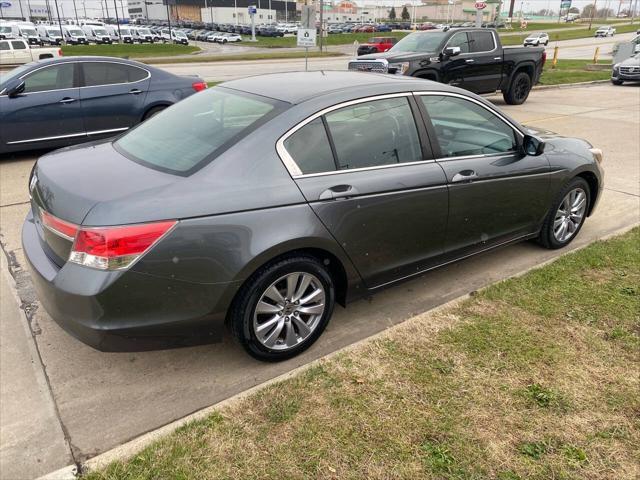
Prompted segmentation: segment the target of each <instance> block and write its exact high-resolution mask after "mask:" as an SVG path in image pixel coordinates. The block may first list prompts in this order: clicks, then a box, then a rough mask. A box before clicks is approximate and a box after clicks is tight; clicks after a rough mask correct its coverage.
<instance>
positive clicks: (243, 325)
mask: <svg viewBox="0 0 640 480" xmlns="http://www.w3.org/2000/svg"><path fill="white" fill-rule="evenodd" d="M334 304H335V287H334V283H333V279H332V278H331V275H330V274H329V272H328V270H327V269H326V268H325V266H324V265H323V264H322V263H321V262H320V261H318V260H317V259H316V258H315V257H312V256H308V255H295V256H291V257H287V258H284V259H281V260H278V261H275V262H273V263H270V264H267V265H266V266H264V267H262V268H261V269H259V270H258V271H257V272H255V273H254V274H253V275H252V276H251V277H250V278H249V279H248V280H247V281H246V282H245V283H244V285H243V286H242V287H241V289H240V290H239V292H238V294H237V295H236V298H235V299H234V301H233V305H232V307H231V309H230V311H229V325H230V328H231V332H232V334H233V336H234V338H235V339H236V340H237V341H238V342H239V343H240V345H242V347H243V348H244V349H245V350H246V351H247V352H248V353H249V355H251V356H252V357H254V358H257V359H258V360H264V361H269V362H276V361H280V360H285V359H287V358H291V357H294V356H295V355H298V354H299V353H301V352H303V351H304V350H306V349H307V348H309V347H310V346H311V345H312V344H313V343H314V342H315V341H316V340H317V339H318V337H319V336H320V335H321V334H322V332H323V331H324V329H325V327H326V326H327V324H328V323H329V320H330V319H331V315H332V313H333V307H334Z"/></svg>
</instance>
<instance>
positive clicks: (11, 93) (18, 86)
mask: <svg viewBox="0 0 640 480" xmlns="http://www.w3.org/2000/svg"><path fill="white" fill-rule="evenodd" d="M24 87H25V85H24V80H19V79H18V80H12V81H11V82H9V84H8V85H7V87H6V88H5V89H4V90H5V93H6V94H7V96H8V97H9V98H13V97H17V96H18V95H20V94H21V93H22V92H24Z"/></svg>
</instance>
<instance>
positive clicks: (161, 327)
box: [22, 213, 235, 351]
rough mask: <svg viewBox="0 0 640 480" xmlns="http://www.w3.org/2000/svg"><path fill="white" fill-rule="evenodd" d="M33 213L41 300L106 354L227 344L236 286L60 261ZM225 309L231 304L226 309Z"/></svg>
mask: <svg viewBox="0 0 640 480" xmlns="http://www.w3.org/2000/svg"><path fill="white" fill-rule="evenodd" d="M37 228H38V227H37V226H36V225H35V223H34V221H33V217H32V214H31V213H29V215H28V216H27V218H26V220H25V222H24V225H23V228H22V246H23V249H24V253H25V257H26V259H27V262H28V266H29V269H30V272H31V278H32V281H33V285H34V287H35V290H36V292H37V294H38V298H39V300H40V303H41V304H42V306H43V307H44V308H45V310H46V311H47V312H48V313H49V315H50V316H51V317H52V318H53V319H54V320H55V322H56V323H57V324H58V325H60V326H61V327H62V328H63V329H64V330H66V331H67V332H68V333H70V334H71V335H73V336H74V337H76V338H78V339H79V340H81V341H82V342H84V343H86V344H87V345H90V346H91V347H93V348H95V349H97V350H102V351H142V350H151V349H162V348H173V347H178V346H189V345H197V344H202V343H212V342H216V341H220V340H221V338H222V336H223V334H224V320H225V316H226V307H227V306H228V305H229V303H230V301H231V298H230V293H229V292H230V291H234V290H235V288H229V287H230V286H232V287H235V285H232V284H229V283H225V284H201V283H194V282H186V281H179V280H178V281H176V280H175V279H171V278H165V277H159V276H155V275H148V274H144V273H139V272H134V271H130V270H127V271H115V272H105V271H100V270H95V269H90V268H86V267H81V266H79V265H75V264H70V263H67V264H65V265H64V266H63V267H62V268H60V267H59V266H58V265H56V264H55V263H54V262H53V261H52V260H51V259H50V258H49V257H48V256H47V254H46V253H45V251H44V249H43V247H42V244H41V243H40V242H41V241H40V238H39V235H38V231H37ZM222 306H224V308H223V307H222Z"/></svg>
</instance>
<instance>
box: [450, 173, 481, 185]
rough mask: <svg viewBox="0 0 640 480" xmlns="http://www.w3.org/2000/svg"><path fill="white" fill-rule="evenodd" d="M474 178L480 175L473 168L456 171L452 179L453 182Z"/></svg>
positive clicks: (469, 180) (468, 180)
mask: <svg viewBox="0 0 640 480" xmlns="http://www.w3.org/2000/svg"><path fill="white" fill-rule="evenodd" d="M474 178H478V175H477V174H476V172H475V171H473V170H462V171H461V172H458V173H456V174H455V175H454V176H453V178H452V179H451V183H462V182H471V181H473V179H474Z"/></svg>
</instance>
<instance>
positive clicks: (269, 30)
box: [256, 26, 284, 37]
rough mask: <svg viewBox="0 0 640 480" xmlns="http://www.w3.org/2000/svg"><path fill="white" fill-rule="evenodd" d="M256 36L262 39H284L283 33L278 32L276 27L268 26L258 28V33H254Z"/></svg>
mask: <svg viewBox="0 0 640 480" xmlns="http://www.w3.org/2000/svg"><path fill="white" fill-rule="evenodd" d="M256 35H260V36H262V37H284V32H279V31H278V30H277V29H276V27H272V26H268V27H262V28H260V31H259V32H256Z"/></svg>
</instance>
